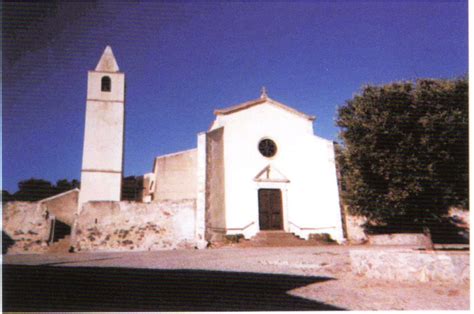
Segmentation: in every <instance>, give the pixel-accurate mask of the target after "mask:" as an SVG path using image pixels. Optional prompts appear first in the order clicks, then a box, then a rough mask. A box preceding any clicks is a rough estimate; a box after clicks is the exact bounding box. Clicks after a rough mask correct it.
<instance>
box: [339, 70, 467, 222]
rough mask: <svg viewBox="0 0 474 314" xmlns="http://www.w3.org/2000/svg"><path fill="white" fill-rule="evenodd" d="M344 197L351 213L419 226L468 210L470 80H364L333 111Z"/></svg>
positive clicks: (378, 219)
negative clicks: (381, 82)
mask: <svg viewBox="0 0 474 314" xmlns="http://www.w3.org/2000/svg"><path fill="white" fill-rule="evenodd" d="M337 125H338V126H339V127H340V128H341V133H340V136H341V138H342V139H343V141H344V143H343V147H342V150H341V151H339V152H338V154H337V155H338V163H339V169H340V171H341V173H342V175H343V181H344V186H343V197H344V200H345V202H346V203H347V204H348V205H349V206H350V211H351V212H352V214H362V215H366V216H368V217H369V218H371V219H372V220H376V221H382V222H389V223H390V222H396V221H398V222H400V221H404V222H405V223H411V224H412V225H413V224H414V225H424V224H426V223H427V222H428V221H433V219H434V220H436V219H438V220H439V219H440V217H441V216H442V215H443V214H445V213H446V212H447V210H448V209H449V207H450V206H460V207H464V208H468V82H467V79H457V80H418V81H416V82H402V83H393V84H388V85H385V86H366V87H364V88H363V90H362V92H361V93H360V94H358V95H356V96H354V98H353V99H351V100H349V101H347V102H346V104H345V105H344V106H342V107H341V108H339V109H338V119H337Z"/></svg>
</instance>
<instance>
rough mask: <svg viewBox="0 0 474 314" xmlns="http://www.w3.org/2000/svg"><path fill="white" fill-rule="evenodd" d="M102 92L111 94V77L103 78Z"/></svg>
mask: <svg viewBox="0 0 474 314" xmlns="http://www.w3.org/2000/svg"><path fill="white" fill-rule="evenodd" d="M101 90H102V91H103V92H110V91H111V90H112V81H111V80H110V77H108V76H104V77H102V84H101Z"/></svg>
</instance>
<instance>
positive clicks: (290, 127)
mask: <svg viewBox="0 0 474 314" xmlns="http://www.w3.org/2000/svg"><path fill="white" fill-rule="evenodd" d="M220 126H225V132H224V160H225V161H224V163H225V209H226V228H227V229H233V230H228V234H232V233H243V234H244V236H245V237H247V238H248V237H251V236H253V235H255V233H256V232H258V231H259V227H258V226H259V224H258V189H259V188H265V187H273V188H280V189H282V192H283V195H282V196H283V217H284V228H285V230H286V231H291V232H294V233H295V234H297V235H299V236H301V237H304V238H307V237H308V236H309V234H310V233H329V234H331V236H332V237H333V238H334V239H336V240H342V227H341V217H340V208H339V197H338V190H337V180H336V170H335V164H334V153H333V147H332V143H331V142H330V141H326V140H323V139H321V138H318V137H316V136H314V135H313V127H312V121H310V120H309V119H306V118H304V117H302V116H298V115H296V114H293V113H291V112H288V111H286V110H284V109H281V108H278V107H276V106H273V105H271V104H269V103H265V104H262V105H257V106H254V107H250V108H248V109H245V110H241V111H237V112H234V113H232V114H228V115H218V116H217V118H216V122H215V123H214V124H213V127H220ZM266 137H268V138H270V139H272V140H273V141H275V143H276V144H277V146H278V152H277V154H276V155H275V156H274V157H272V158H266V157H263V156H262V155H261V154H260V152H259V151H258V143H259V141H260V140H261V139H263V138H266ZM268 165H271V166H272V167H274V168H276V169H278V170H279V171H280V172H281V173H282V174H283V175H284V176H285V177H286V178H287V179H289V181H290V182H289V183H280V182H278V183H277V182H271V183H269V182H267V183H261V182H255V181H254V178H255V176H256V175H257V174H258V173H259V172H260V171H261V170H262V169H263V168H264V167H266V166H268ZM252 222H255V224H254V225H252V226H250V227H249V228H247V229H245V230H238V228H242V227H244V226H247V225H248V224H249V223H252ZM290 222H291V223H293V224H294V225H293V224H291V223H290ZM297 226H298V227H297ZM302 228H303V229H302ZM306 228H311V230H310V229H307V230H306Z"/></svg>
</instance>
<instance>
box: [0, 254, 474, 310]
mask: <svg viewBox="0 0 474 314" xmlns="http://www.w3.org/2000/svg"><path fill="white" fill-rule="evenodd" d="M351 248H354V247H352V246H318V247H286V248H232V247H230V248H229V247H224V248H218V249H207V250H176V251H157V252H156V251H155V252H133V253H73V254H48V255H45V254H43V255H39V254H38V255H6V256H5V255H4V256H3V264H9V265H36V266H40V265H42V266H45V265H47V266H58V267H79V266H94V267H126V268H138V269H140V268H145V269H192V270H211V271H228V272H249V273H266V274H286V275H297V276H314V277H326V278H331V280H327V281H324V282H316V283H311V284H309V285H306V286H301V287H298V288H295V289H292V290H289V291H287V294H289V295H292V296H297V297H301V298H304V299H306V300H313V301H318V302H322V303H325V304H330V305H333V306H336V307H339V308H344V309H348V310H469V304H470V303H469V301H470V292H469V285H468V284H455V283H441V282H428V283H421V282H420V283H418V282H416V283H415V282H390V281H381V280H375V279H367V278H364V277H363V276H356V275H353V274H352V273H351V269H350V260H349V250H350V249H351ZM374 249H381V248H374Z"/></svg>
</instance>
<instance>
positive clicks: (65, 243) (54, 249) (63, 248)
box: [48, 235, 71, 253]
mask: <svg viewBox="0 0 474 314" xmlns="http://www.w3.org/2000/svg"><path fill="white" fill-rule="evenodd" d="M70 246H71V236H68V235H67V236H65V237H64V238H62V239H60V240H58V241H56V242H53V244H51V245H50V246H49V247H48V253H67V252H69V247H70Z"/></svg>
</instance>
